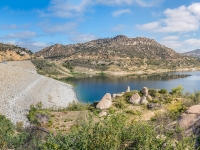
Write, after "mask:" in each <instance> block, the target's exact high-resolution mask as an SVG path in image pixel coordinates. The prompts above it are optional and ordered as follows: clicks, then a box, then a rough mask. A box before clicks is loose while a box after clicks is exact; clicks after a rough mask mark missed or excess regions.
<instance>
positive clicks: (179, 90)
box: [171, 86, 183, 96]
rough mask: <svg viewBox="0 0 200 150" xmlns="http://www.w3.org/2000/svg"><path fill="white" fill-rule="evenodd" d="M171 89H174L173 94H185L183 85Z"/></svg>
mask: <svg viewBox="0 0 200 150" xmlns="http://www.w3.org/2000/svg"><path fill="white" fill-rule="evenodd" d="M171 91H172V92H171V94H173V95H177V96H182V95H183V87H182V86H178V87H175V88H173V89H172V90H171Z"/></svg>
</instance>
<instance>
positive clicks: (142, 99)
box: [140, 96, 148, 105]
mask: <svg viewBox="0 0 200 150" xmlns="http://www.w3.org/2000/svg"><path fill="white" fill-rule="evenodd" d="M140 104H143V105H146V104H148V101H147V98H146V96H142V97H141V99H140Z"/></svg>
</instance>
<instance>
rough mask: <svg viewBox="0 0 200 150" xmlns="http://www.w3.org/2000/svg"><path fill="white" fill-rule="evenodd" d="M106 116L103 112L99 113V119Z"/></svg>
mask: <svg viewBox="0 0 200 150" xmlns="http://www.w3.org/2000/svg"><path fill="white" fill-rule="evenodd" d="M106 115H107V112H105V111H102V112H100V113H99V117H103V116H106Z"/></svg>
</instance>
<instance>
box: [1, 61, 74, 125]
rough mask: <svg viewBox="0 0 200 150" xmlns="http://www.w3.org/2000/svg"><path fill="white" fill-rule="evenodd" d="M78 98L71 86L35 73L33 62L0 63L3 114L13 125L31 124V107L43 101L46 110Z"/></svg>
mask: <svg viewBox="0 0 200 150" xmlns="http://www.w3.org/2000/svg"><path fill="white" fill-rule="evenodd" d="M73 100H77V99H76V95H75V93H74V91H73V88H72V86H71V85H68V84H65V83H63V82H60V81H56V80H54V79H51V78H48V77H45V76H41V75H39V74H37V73H36V70H35V67H34V66H33V64H32V63H31V61H18V62H15V61H13V62H7V64H3V63H0V103H1V105H0V114H3V115H6V117H8V118H9V119H11V121H12V122H13V123H16V122H19V121H22V122H24V124H25V125H27V124H28V120H27V118H26V114H27V113H28V110H29V107H30V105H31V104H36V103H38V102H40V101H41V102H42V103H43V106H44V107H46V108H51V107H53V108H58V107H66V106H67V105H68V103H70V102H71V101H73Z"/></svg>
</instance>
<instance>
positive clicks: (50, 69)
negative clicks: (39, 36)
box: [31, 59, 62, 77]
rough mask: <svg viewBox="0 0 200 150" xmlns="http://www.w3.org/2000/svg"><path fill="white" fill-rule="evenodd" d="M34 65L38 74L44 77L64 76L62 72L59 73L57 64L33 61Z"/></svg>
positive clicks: (43, 60)
mask: <svg viewBox="0 0 200 150" xmlns="http://www.w3.org/2000/svg"><path fill="white" fill-rule="evenodd" d="M31 61H32V63H33V64H34V65H35V67H36V68H37V72H38V73H39V74H42V75H48V76H50V77H51V76H52V75H53V76H55V75H59V74H62V73H61V72H59V71H58V69H57V66H56V65H55V63H53V62H50V61H48V60H45V59H32V60H31Z"/></svg>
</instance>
